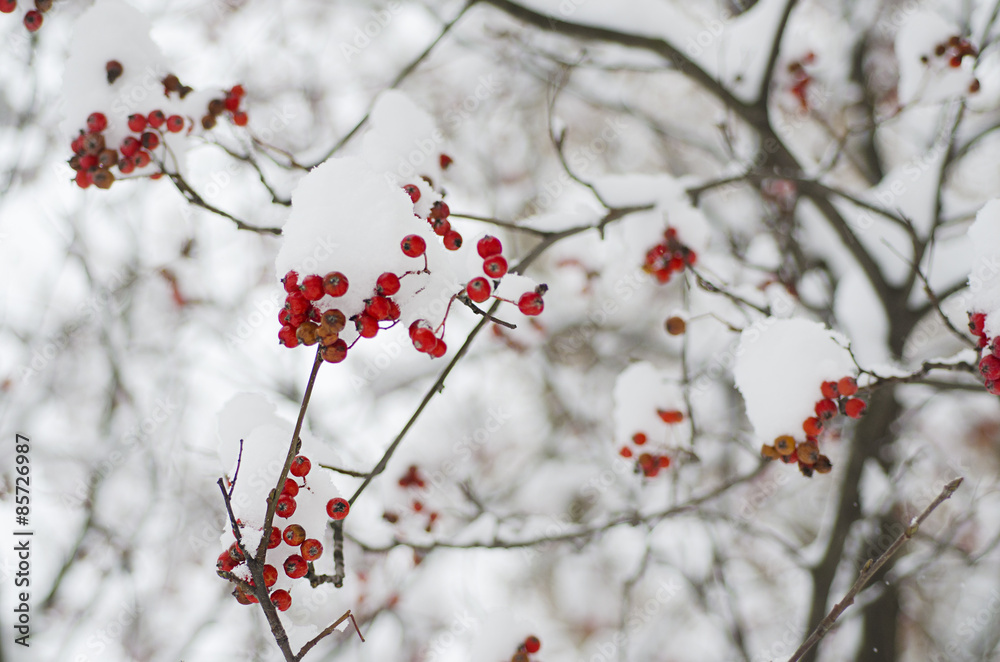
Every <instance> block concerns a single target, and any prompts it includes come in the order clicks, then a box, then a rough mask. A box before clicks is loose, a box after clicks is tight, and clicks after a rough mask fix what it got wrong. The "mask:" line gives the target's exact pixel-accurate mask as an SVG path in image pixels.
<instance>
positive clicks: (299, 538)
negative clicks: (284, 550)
mask: <svg viewBox="0 0 1000 662" xmlns="http://www.w3.org/2000/svg"><path fill="white" fill-rule="evenodd" d="M281 539H282V540H284V541H285V542H286V543H288V544H289V545H291V546H292V547H298V546H299V545H301V544H302V543H303V541H304V540H305V539H306V530H305V529H303V528H302V525H301V524H289V525H288V526H286V527H285V530H284V531H282V532H281Z"/></svg>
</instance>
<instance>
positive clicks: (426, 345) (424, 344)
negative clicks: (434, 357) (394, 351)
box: [410, 327, 438, 354]
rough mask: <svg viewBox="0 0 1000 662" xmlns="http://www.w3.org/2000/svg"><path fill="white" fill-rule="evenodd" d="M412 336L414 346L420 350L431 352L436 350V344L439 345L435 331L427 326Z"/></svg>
mask: <svg viewBox="0 0 1000 662" xmlns="http://www.w3.org/2000/svg"><path fill="white" fill-rule="evenodd" d="M410 338H411V339H412V340H413V347H414V348H415V349H416V350H417V351H418V352H426V353H428V354H429V353H430V352H432V351H433V350H434V346H435V345H437V342H438V340H437V338H436V337H434V332H433V331H431V330H430V329H427V328H423V327H421V328H419V329H417V330H416V331H414V332H413V333H412V334H411V335H410Z"/></svg>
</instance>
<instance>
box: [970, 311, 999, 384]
mask: <svg viewBox="0 0 1000 662" xmlns="http://www.w3.org/2000/svg"><path fill="white" fill-rule="evenodd" d="M969 330H970V331H972V335H974V336H976V338H977V339H978V342H977V344H978V346H979V349H980V350H982V356H981V358H980V359H979V372H980V374H982V376H983V378H984V379H985V380H986V381H985V386H986V390H987V391H989V392H990V393H992V394H993V395H1000V336H997V337H995V338H990V337H989V335H988V334H987V333H986V314H985V313H969Z"/></svg>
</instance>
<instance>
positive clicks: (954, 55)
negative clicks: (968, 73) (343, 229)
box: [920, 35, 979, 94]
mask: <svg viewBox="0 0 1000 662" xmlns="http://www.w3.org/2000/svg"><path fill="white" fill-rule="evenodd" d="M978 55H979V51H977V50H976V47H975V46H973V45H972V44H971V43H970V42H969V40H968V39H966V38H965V37H961V36H959V35H952V36H951V37H949V38H948V40H947V41H942V42H940V43H938V44H935V45H934V57H935V58H937V61H939V62H946V63H947V66H949V67H951V68H952V69H958V68H959V67H961V66H962V59H963V58H965V57H966V56H968V57H973V58H974V57H977V56H978ZM920 61H921V62H923V63H924V64H927V65H929V64H930V63H931V58H930V57H929V56H927V55H922V56H920ZM978 91H979V79H977V78H973V79H972V82H971V83H969V92H970V93H972V94H974V93H976V92H978Z"/></svg>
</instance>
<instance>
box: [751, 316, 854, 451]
mask: <svg viewBox="0 0 1000 662" xmlns="http://www.w3.org/2000/svg"><path fill="white" fill-rule="evenodd" d="M845 345H846V341H845V339H844V338H843V337H842V336H840V335H839V334H836V333H834V332H833V331H831V330H829V329H827V328H826V327H825V326H823V325H822V324H820V323H818V322H812V321H809V320H806V319H786V320H778V319H775V318H773V317H772V318H767V319H764V320H761V321H760V322H759V323H757V324H754V325H753V326H751V327H750V328H748V329H746V330H744V331H743V333H742V334H741V336H740V344H739V347H738V348H737V350H736V354H737V359H736V365H735V367H734V368H733V376H734V377H735V379H736V387H737V388H738V389H739V390H740V393H742V394H743V400H744V401H745V402H746V408H747V417H748V418H749V419H750V423H751V424H752V425H753V428H754V431H755V432H756V434H757V437H758V438H759V439H760V440H762V441H764V442H767V443H770V442H771V441H773V440H774V438H775V437H778V436H780V435H783V434H788V435H792V436H793V437H796V438H799V439H801V438H802V437H803V432H802V422H803V421H805V419H807V418H809V417H811V416H814V415H815V414H814V413H813V408H814V407H815V405H816V402H817V401H818V400H821V399H822V398H823V396H822V393H821V392H820V384H821V383H822V382H824V381H829V380H838V379H840V378H841V377H845V376H848V375H851V376H853V375H855V374H857V370H856V368H855V366H854V363H853V361H852V360H851V356H850V353H849V352H848V351H847V350H846V349H845V348H844V346H845Z"/></svg>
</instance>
